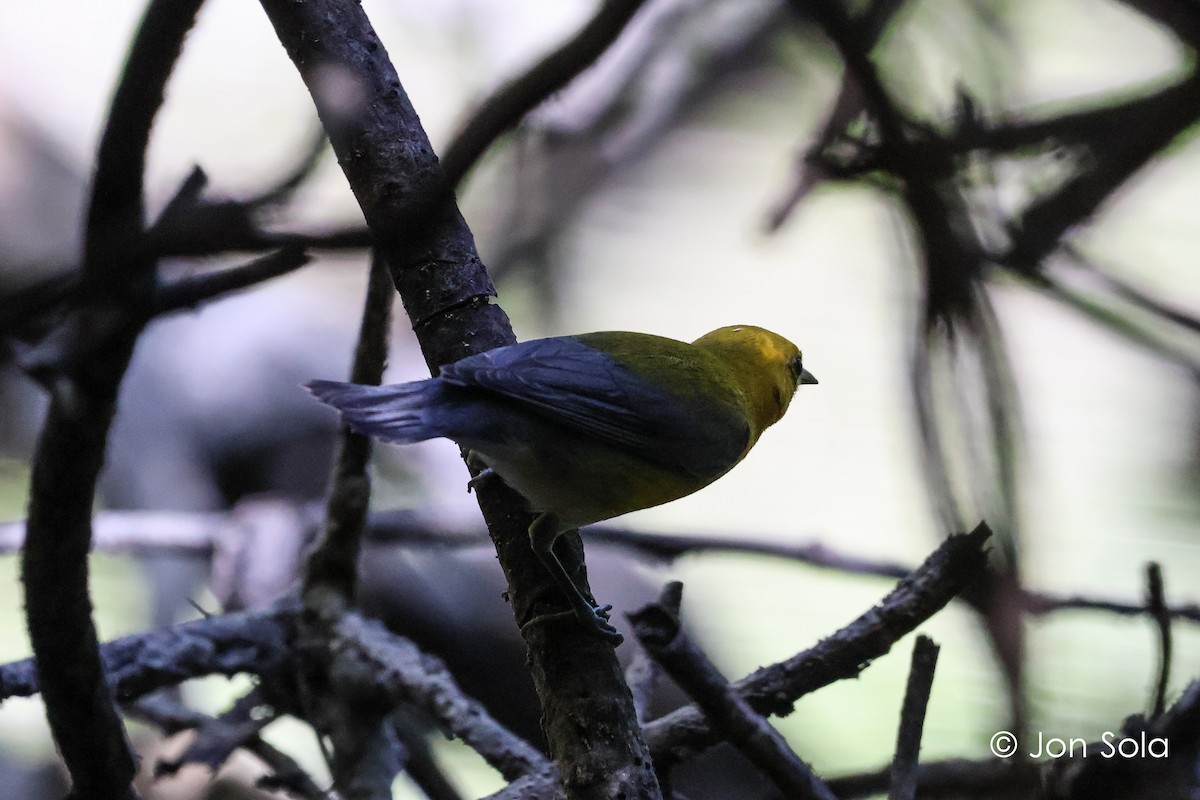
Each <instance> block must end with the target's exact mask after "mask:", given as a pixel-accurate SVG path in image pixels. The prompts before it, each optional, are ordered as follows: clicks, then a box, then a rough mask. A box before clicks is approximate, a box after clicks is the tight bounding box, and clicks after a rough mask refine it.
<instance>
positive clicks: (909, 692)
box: [888, 635, 940, 800]
mask: <svg viewBox="0 0 1200 800" xmlns="http://www.w3.org/2000/svg"><path fill="white" fill-rule="evenodd" d="M939 649H940V648H939V647H938V646H937V645H936V644H934V642H933V640H932V639H930V638H929V637H928V636H924V635H922V636H918V637H917V642H916V644H915V645H913V654H912V666H911V667H909V672H908V687H907V688H906V689H905V691H904V705H903V706H902V707H901V710H900V731H899V733H898V734H897V736H896V755H895V757H894V758H893V759H892V777H891V787H890V789H889V791H888V800H915V798H916V796H917V767H918V765H919V763H920V757H921V734H922V732H923V731H924V729H925V709H926V707H927V706H928V705H929V694H930V691H931V690H932V689H933V673H934V670H935V669H936V668H937V660H938V651H939Z"/></svg>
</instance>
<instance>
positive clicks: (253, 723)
mask: <svg viewBox="0 0 1200 800" xmlns="http://www.w3.org/2000/svg"><path fill="white" fill-rule="evenodd" d="M265 706H266V703H265V701H264V700H263V697H262V694H261V691H260V690H259V689H257V688H256V689H252V690H251V691H249V692H247V693H246V694H244V695H242V696H241V697H240V698H238V700H237V702H235V703H234V704H233V706H231V707H230V708H229V709H228V710H227V711H225V712H223V713H221V714H220V715H219V716H216V717H209V718H207V719H204V720H202V721H201V722H200V724H199V725H197V726H195V727H196V737H195V738H194V739H193V740H192V741H191V743H190V744H189V745H188V746H187V749H186V750H184V751H183V753H182V754H181V755H180V756H179V757H178V758H172V759H169V760H163V761H159V762H158V764H156V765H155V767H154V777H155V778H162V777H164V776H167V775H174V774H175V773H177V772H178V771H179V770H180V769H181V768H182V767H184V766H185V765H187V764H200V765H202V766H204V767H207V768H208V769H209V770H210V771H211V772H214V773H215V772H216V771H217V770H219V769H220V768H221V767H222V766H223V765H224V764H225V762H226V761H228V760H229V757H230V756H232V755H233V753H234V751H235V750H238V749H240V748H243V747H248V746H249V745H250V743H251V742H253V741H255V740H258V739H259V736H258V734H259V732H261V731H262V729H263V728H265V727H267V726H268V725H270V724H271V723H272V722H274V721H275V719H276V718H277V717H278V713H277V712H275V711H274V710H273V709H267V710H268V711H269V712H270V713H259V712H261V711H262V710H263V709H264V707H265Z"/></svg>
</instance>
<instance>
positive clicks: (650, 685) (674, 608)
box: [625, 581, 683, 780]
mask: <svg viewBox="0 0 1200 800" xmlns="http://www.w3.org/2000/svg"><path fill="white" fill-rule="evenodd" d="M682 602H683V584H682V583H680V582H679V581H671V582H670V583H668V584H667V585H666V586H664V587H663V590H662V593H661V594H659V597H658V605H659V606H661V607H663V608H665V609H666V610H667V611H668V612H670V613H671V614H672V615H673V616H676V617H678V616H679V607H680V605H681V604H682ZM661 672H662V670H661V669H660V668H659V666H658V664H657V663H656V662H655V661H654V659H652V658H651V657H650V654H649V653H648V652H646V648H644V647H642V648H640V649H638V650H637V651H636V652H634V654H633V658H632V659H631V660H630V662H629V666H628V667H626V669H625V682H626V683H628V684H629V691H630V693H631V694H632V695H633V707H634V708H635V709H637V715H638V724H640V725H645V724H646V722H647V720H648V719H649V716H648V715H649V713H650V704H651V702H653V700H654V692H655V690H656V689H657V684H658V679H659V675H660V673H661ZM660 780H661V776H660Z"/></svg>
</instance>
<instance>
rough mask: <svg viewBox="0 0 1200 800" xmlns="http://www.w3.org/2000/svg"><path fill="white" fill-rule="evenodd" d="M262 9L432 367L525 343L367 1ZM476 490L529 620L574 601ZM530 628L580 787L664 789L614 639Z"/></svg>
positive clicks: (523, 530)
mask: <svg viewBox="0 0 1200 800" xmlns="http://www.w3.org/2000/svg"><path fill="white" fill-rule="evenodd" d="M262 5H263V8H264V9H265V10H266V12H267V16H268V17H269V18H270V20H271V23H272V25H274V27H275V30H276V33H277V34H278V36H279V39H280V41H281V42H282V43H283V45H284V47H285V49H286V50H287V51H288V55H289V56H290V57H291V58H292V60H293V61H294V62H295V63H296V66H297V68H298V69H299V71H300V75H301V77H302V78H303V79H304V82H305V84H306V85H307V86H308V89H309V92H310V93H311V94H312V95H313V98H314V101H315V103H316V106H317V113H318V115H319V116H320V117H321V121H322V124H323V125H324V126H325V128H326V130H327V131H328V132H329V138H330V143H331V144H332V146H333V150H334V152H335V154H336V155H337V157H338V162H339V163H340V164H341V165H342V168H343V170H344V171H345V173H346V177H347V180H348V182H349V184H350V188H351V190H352V191H353V192H354V195H355V197H356V198H357V199H358V202H359V205H360V206H361V207H362V210H363V215H364V216H365V218H366V221H367V225H368V227H370V229H371V231H372V232H373V233H374V235H375V240H376V245H377V246H378V247H379V249H380V252H381V253H382V254H383V256H384V257H385V258H386V259H387V262H388V267H389V270H390V271H391V275H392V280H393V282H394V283H395V285H396V288H397V290H398V291H399V293H400V298H401V300H402V302H403V304H404V308H405V311H406V312H407V314H408V316H409V319H411V320H412V322H413V328H414V330H415V331H416V333H417V338H418V340H419V342H420V344H421V349H422V352H423V353H424V355H425V359H426V362H427V364H428V365H429V367H430V369H431V370H433V369H436V368H437V367H438V366H439V365H442V364H447V363H450V362H452V361H456V360H458V359H459V358H462V357H464V356H466V355H470V354H472V353H476V352H481V351H484V350H487V349H490V348H492V347H496V346H498V345H502V344H508V343H511V342H513V341H514V337H513V334H512V329H511V327H510V325H509V323H508V319H507V317H506V316H505V315H504V312H503V311H502V310H501V309H500V307H499V306H497V305H493V304H491V303H490V301H489V299H490V298H491V297H492V296H494V295H495V289H494V288H493V286H492V283H491V281H490V280H489V278H488V275H487V272H486V271H485V270H484V268H483V265H482V264H481V263H480V260H479V256H478V253H477V252H476V250H475V246H474V242H473V240H472V237H471V233H470V230H469V229H468V228H467V226H466V223H465V222H464V220H463V218H462V215H461V214H460V213H459V211H458V208H457V206H456V205H455V203H454V202H453V199H452V197H451V196H450V193H449V192H448V188H447V183H446V180H445V176H444V175H443V174H442V172H441V170H440V169H439V167H438V164H437V160H436V158H435V157H434V155H433V152H432V149H431V147H430V144H429V141H428V138H427V136H426V135H425V132H424V131H423V130H422V128H421V126H420V122H419V120H418V119H417V115H416V112H415V110H414V109H413V108H412V105H411V104H410V103H409V101H408V97H407V95H406V94H405V92H404V90H403V88H402V86H401V84H400V80H399V78H398V76H397V75H396V72H395V69H394V68H393V67H392V65H391V63H390V61H389V60H388V57H387V52H386V50H385V49H384V47H383V46H382V44H381V43H380V41H379V39H378V37H377V36H376V34H375V32H374V30H373V29H372V27H371V25H370V22H369V21H368V20H367V18H366V15H365V13H364V12H363V9H362V7H361V6H360V5H359V4H358V3H355V2H352V0H313V2H307V3H299V4H298V3H291V2H285V0H262ZM477 494H478V498H479V503H480V507H481V509H482V511H483V514H484V519H485V520H486V521H487V523H488V527H489V532H490V533H491V535H492V539H493V542H494V543H495V546H496V549H497V554H498V556H499V559H500V562H501V566H502V567H503V568H504V570H505V574H506V577H507V579H508V583H509V589H510V591H509V596H510V598H511V600H512V603H513V611H514V614H515V616H516V618H517V620H518V621H519V622H525V621H527V620H529V619H532V618H534V617H535V616H540V615H541V614H543V613H546V612H552V611H560V610H563V609H564V608H565V598H563V596H562V593H561V592H560V591H558V590H557V589H556V587H555V586H554V584H553V582H552V580H551V579H550V578H549V575H548V574H547V573H546V571H545V569H544V568H542V566H541V564H540V563H539V562H538V560H537V558H536V557H535V556H534V554H533V552H532V550H531V548H530V547H529V543H528V534H527V530H528V526H529V523H530V521H531V520H530V516H529V514H528V512H527V511H526V510H525V506H524V503H523V501H522V500H521V498H520V497H519V496H518V495H517V494H516V493H514V492H512V491H511V490H509V489H508V488H507V487H504V486H503V485H501V484H500V482H498V481H492V482H489V483H488V484H487V485H485V486H482V487H481V488H480V491H479V492H478V493H477ZM563 540H564V545H566V547H564V554H565V555H567V558H568V569H569V570H573V571H576V572H579V573H581V572H582V570H583V554H582V545H581V544H580V540H579V538H578V536H574V537H570V536H568V537H563ZM567 551H569V552H567ZM524 632H525V640H526V643H527V644H528V646H529V652H530V662H531V665H532V671H533V675H534V684H535V687H536V688H537V690H538V694H539V697H540V699H541V702H542V708H543V712H544V718H545V727H546V732H547V739H548V740H549V742H550V747H551V751H552V753H553V755H554V757H555V759H556V760H557V761H558V762H559V764H560V767H561V773H562V776H563V780H564V784H565V785H566V787H567V793H568V795H569V796H571V797H580V798H583V797H588V798H591V797H595V798H609V797H615V796H618V795H620V794H621V793H624V794H625V796H627V797H655V796H658V795H659V791H658V787H657V784H656V782H655V779H654V773H653V771H652V770H651V769H650V766H649V763H650V760H649V756H648V753H647V751H646V748H645V744H644V743H643V742H642V739H641V735H640V731H639V729H638V727H637V721H636V714H635V713H634V709H633V702H632V699H631V697H630V694H629V689H628V688H627V687H626V686H625V683H624V681H623V679H622V674H621V670H620V666H619V665H618V663H617V660H616V656H615V653H614V652H613V650H612V647H611V646H610V645H608V644H607V643H605V642H603V641H600V640H599V639H596V638H594V637H592V636H591V635H589V634H588V633H587V632H586V631H584V630H582V629H580V628H579V626H575V625H533V626H528V627H526V628H525V629H524ZM580 719H587V720H588V721H589V724H588V725H587V726H581V725H579V724H578V723H577V721H578V720H580Z"/></svg>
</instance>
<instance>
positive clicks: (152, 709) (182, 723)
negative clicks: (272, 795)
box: [124, 693, 328, 800]
mask: <svg viewBox="0 0 1200 800" xmlns="http://www.w3.org/2000/svg"><path fill="white" fill-rule="evenodd" d="M124 711H125V713H126V714H127V715H128V716H131V717H133V718H134V719H137V720H141V721H142V722H145V723H148V724H150V725H153V726H155V727H156V728H158V729H159V730H161V731H162V732H163V733H164V734H166V735H168V736H170V735H172V734H175V733H179V732H181V731H186V730H193V729H196V730H202V729H204V728H205V727H206V726H208V725H211V724H212V723H213V722H214V719H213V718H212V717H210V716H208V715H207V714H202V713H200V712H199V711H193V710H192V709H190V708H188V707H187V706H185V705H183V704H182V703H180V702H178V701H176V700H175V699H173V698H171V697H168V696H167V695H165V694H162V693H158V694H153V695H150V696H149V697H143V698H142V699H140V700H138V701H136V702H133V703H129V704H126V705H125V706H124ZM242 746H243V747H244V748H245V749H246V751H247V752H250V753H253V754H254V755H255V756H257V757H258V758H259V759H261V760H262V762H263V763H264V764H266V766H267V768H268V769H269V770H271V774H270V775H267V776H264V777H262V778H259V779H258V785H259V786H261V787H262V788H264V789H267V790H268V791H269V790H280V791H284V792H287V793H288V794H290V795H291V796H292V797H295V798H297V800H326V798H327V797H328V792H326V791H325V790H324V789H322V788H321V787H320V786H318V785H317V784H316V782H315V781H313V779H312V777H311V776H310V775H309V774H308V773H307V772H305V771H304V770H303V769H302V768H301V767H300V765H299V764H297V763H296V761H295V759H293V758H292V757H291V756H289V755H287V754H286V753H284V752H283V751H282V750H279V749H278V748H276V747H275V746H274V745H272V744H269V743H267V742H265V741H263V739H261V738H260V737H258V736H254V737H251V738H250V739H248V740H247V741H246V742H245V743H244V744H243V745H242Z"/></svg>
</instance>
